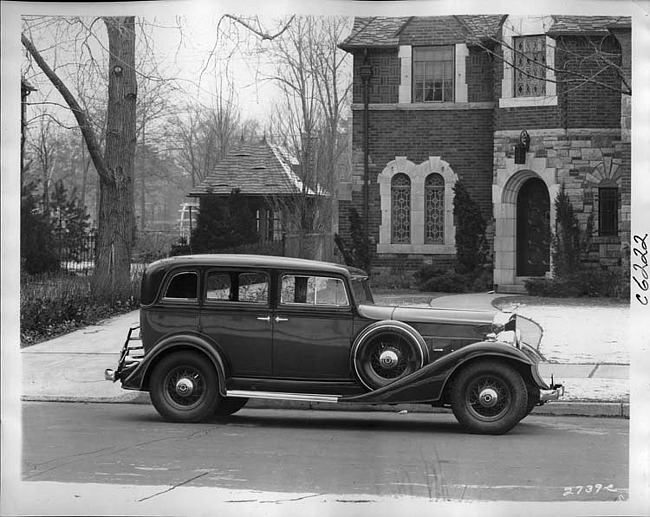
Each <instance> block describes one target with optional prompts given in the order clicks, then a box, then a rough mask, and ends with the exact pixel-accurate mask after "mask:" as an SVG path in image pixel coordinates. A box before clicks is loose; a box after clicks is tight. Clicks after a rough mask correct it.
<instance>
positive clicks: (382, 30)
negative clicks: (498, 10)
mask: <svg viewBox="0 0 650 517" xmlns="http://www.w3.org/2000/svg"><path fill="white" fill-rule="evenodd" d="M419 18H420V19H424V18H443V17H419ZM448 18H454V19H456V20H457V21H458V22H460V23H461V24H462V26H463V27H464V28H465V30H466V34H465V38H466V40H467V42H468V43H474V42H478V41H485V40H489V39H492V38H495V37H497V35H498V33H499V30H500V28H501V25H502V24H503V21H504V20H505V19H506V18H507V15H505V14H496V15H459V16H453V17H451V16H449V17H448ZM552 18H553V24H552V25H551V27H550V28H549V30H548V34H549V36H562V35H566V36H569V35H577V34H581V35H587V36H597V35H606V34H607V33H608V29H610V28H611V29H614V28H619V29H621V28H630V26H631V20H630V17H627V16H560V15H556V16H553V17H552ZM412 19H413V17H399V18H390V17H382V16H375V17H359V18H355V19H354V25H353V26H352V31H351V32H350V35H349V36H348V37H347V38H346V39H345V40H344V41H343V42H342V43H341V44H340V45H339V47H340V48H342V49H343V50H347V51H354V50H357V49H362V48H375V49H381V48H386V49H389V48H397V47H398V45H399V43H400V34H401V32H402V31H403V30H404V28H405V27H406V26H407V25H408V24H409V23H410V22H411V20H412Z"/></svg>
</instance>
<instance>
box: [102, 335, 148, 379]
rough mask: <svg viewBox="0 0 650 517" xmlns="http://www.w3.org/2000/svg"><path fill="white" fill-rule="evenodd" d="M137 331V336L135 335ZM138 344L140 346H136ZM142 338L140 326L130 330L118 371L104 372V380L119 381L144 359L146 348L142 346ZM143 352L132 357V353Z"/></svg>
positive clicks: (108, 370)
mask: <svg viewBox="0 0 650 517" xmlns="http://www.w3.org/2000/svg"><path fill="white" fill-rule="evenodd" d="M136 331H137V335H134V333H135V332H136ZM135 342H138V343H139V344H136V343H135ZM141 343H142V337H141V336H140V325H136V326H133V327H131V328H130V329H129V332H128V334H127V335H126V341H125V342H124V346H123V347H122V351H121V352H120V359H119V361H118V362H117V369H116V370H111V369H110V368H108V369H106V370H105V371H104V379H106V380H107V381H113V382H115V381H118V380H120V379H121V378H122V373H123V372H124V371H125V370H130V369H131V368H132V367H134V366H135V365H137V364H138V363H139V362H140V361H141V360H142V358H143V357H144V347H143V346H142V344H141ZM135 351H142V352H138V353H136V354H133V355H132V352H135Z"/></svg>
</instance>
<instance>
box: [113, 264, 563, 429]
mask: <svg viewBox="0 0 650 517" xmlns="http://www.w3.org/2000/svg"><path fill="white" fill-rule="evenodd" d="M516 324H517V318H516V315H514V314H505V313H500V312H497V311H495V312H487V311H473V310H451V309H436V308H427V307H392V306H380V305H376V304H375V303H374V299H373V295H372V293H371V291H370V288H369V286H368V276H367V275H366V273H365V272H363V271H361V270H359V269H355V268H352V267H348V266H343V265H340V264H331V263H324V262H318V261H311V260H304V259H294V258H286V257H267V256H256V255H189V256H180V257H172V258H167V259H162V260H159V261H156V262H154V263H152V264H150V265H149V266H148V267H147V269H146V270H145V272H144V274H143V278H142V287H141V308H140V326H139V328H133V329H131V330H130V331H129V336H128V338H127V340H126V343H125V344H124V347H123V349H122V354H121V356H120V360H119V363H118V367H117V369H116V370H106V373H105V376H106V378H107V379H109V380H112V381H117V380H119V381H120V382H121V383H122V387H123V388H125V389H129V390H141V391H149V392H150V395H151V399H152V402H153V404H154V406H155V407H156V409H157V410H158V412H159V413H160V414H161V415H162V416H163V417H164V418H166V419H168V420H171V421H180V422H193V421H200V420H204V419H206V418H208V417H211V416H212V415H215V414H216V415H222V416H225V415H229V414H232V413H234V412H235V411H237V410H238V409H240V408H241V407H243V405H244V404H245V403H246V401H247V400H248V399H250V398H260V399H276V400H298V401H315V402H332V403H339V404H365V405H368V404H370V405H377V404H400V403H410V404H413V403H421V404H429V405H432V406H436V407H451V409H452V410H453V412H454V414H455V416H456V418H457V419H458V420H459V422H460V423H461V425H462V426H463V427H464V428H466V429H467V430H469V431H471V432H480V433H488V434H501V433H504V432H507V431H508V430H510V429H511V428H512V427H514V426H515V425H516V424H517V423H518V422H519V421H520V420H521V419H522V418H524V417H525V416H526V415H527V414H528V413H529V412H530V411H531V410H532V408H533V407H534V406H535V405H539V404H543V403H545V402H546V401H548V400H554V399H557V398H559V397H560V396H561V395H562V393H563V387H562V386H561V385H559V384H554V383H552V382H551V383H550V384H547V383H545V382H544V380H542V379H541V377H540V375H539V373H538V370H537V364H538V362H539V360H540V356H539V354H538V353H537V352H536V350H535V349H534V348H532V347H530V346H528V345H527V344H526V343H524V341H523V340H522V338H521V335H520V332H519V330H518V329H517V328H516Z"/></svg>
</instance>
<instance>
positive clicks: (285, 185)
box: [189, 139, 316, 241]
mask: <svg viewBox="0 0 650 517" xmlns="http://www.w3.org/2000/svg"><path fill="white" fill-rule="evenodd" d="M297 169H298V164H297V163H296V162H295V160H293V159H291V158H290V157H289V156H287V154H286V153H284V152H283V151H282V150H281V149H280V148H279V147H277V146H275V145H271V144H269V143H268V142H267V141H266V139H263V140H262V141H261V142H259V143H254V144H250V143H240V144H238V145H237V146H235V147H234V148H233V149H231V150H230V151H229V152H228V153H227V155H226V156H225V157H224V158H223V159H222V160H221V161H220V162H219V163H218V164H217V166H216V167H215V169H214V170H213V171H212V172H211V173H210V174H209V175H208V176H207V177H206V178H205V179H204V180H203V181H202V182H201V183H200V184H199V185H197V186H196V187H194V188H193V189H192V191H191V192H190V193H189V197H193V198H197V199H198V202H199V209H200V208H201V207H202V206H204V205H205V204H206V203H217V204H220V203H225V202H226V200H227V199H228V197H229V196H230V194H231V192H232V191H233V190H237V191H239V193H240V194H241V195H242V196H244V197H246V199H247V201H248V204H249V208H250V209H251V211H253V213H254V214H255V218H256V230H257V233H258V234H259V237H260V240H261V241H278V240H282V238H283V235H284V233H285V232H287V231H293V230H294V228H292V221H293V218H292V217H291V214H292V211H293V210H294V208H295V205H296V204H297V203H300V202H307V203H311V202H313V199H314V198H315V196H316V194H315V193H314V191H313V190H312V189H311V188H310V187H309V186H306V185H305V184H304V183H303V182H302V180H301V179H300V177H299V176H298V174H297Z"/></svg>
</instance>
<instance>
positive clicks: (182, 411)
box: [149, 351, 221, 422]
mask: <svg viewBox="0 0 650 517" xmlns="http://www.w3.org/2000/svg"><path fill="white" fill-rule="evenodd" d="M149 386H150V390H149V391H150V395H151V402H152V403H153V405H154V407H155V408H156V410H157V411H158V413H160V415H161V416H162V417H163V418H164V419H165V420H169V421H170V422H200V421H202V420H205V419H206V418H207V417H209V416H210V415H212V414H213V413H214V411H215V409H216V408H217V405H218V403H219V402H220V398H221V397H220V395H219V385H218V377H217V372H216V370H215V369H214V367H213V366H212V364H210V361H209V360H207V359H206V358H205V357H203V356H202V355H200V354H197V353H196V352H190V351H180V352H174V353H172V354H170V355H168V356H166V357H163V358H162V359H161V360H160V362H159V363H158V364H157V365H156V367H155V369H154V371H153V373H152V374H151V380H150V383H149Z"/></svg>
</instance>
